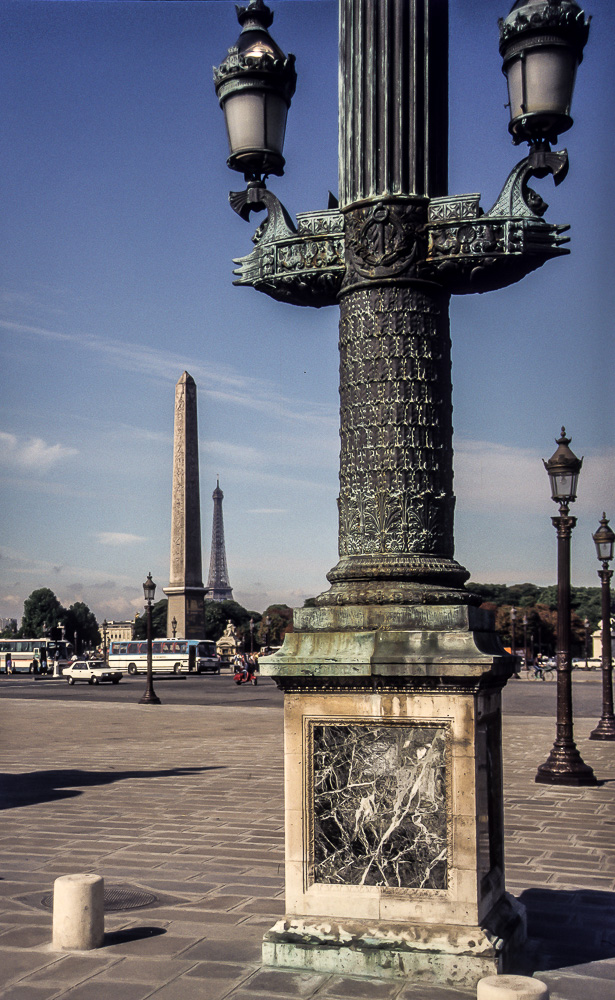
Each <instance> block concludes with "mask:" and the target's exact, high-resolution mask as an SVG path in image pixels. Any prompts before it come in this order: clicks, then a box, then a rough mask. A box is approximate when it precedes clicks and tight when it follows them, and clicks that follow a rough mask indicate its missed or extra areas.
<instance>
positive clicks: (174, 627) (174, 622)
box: [171, 615, 177, 638]
mask: <svg viewBox="0 0 615 1000" xmlns="http://www.w3.org/2000/svg"><path fill="white" fill-rule="evenodd" d="M171 631H172V632H173V638H175V635H176V633H177V618H176V617H175V615H173V617H172V619H171Z"/></svg>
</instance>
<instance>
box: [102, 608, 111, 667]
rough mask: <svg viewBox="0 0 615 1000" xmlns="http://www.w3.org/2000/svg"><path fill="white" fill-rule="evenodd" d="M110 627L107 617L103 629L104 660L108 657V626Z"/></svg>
mask: <svg viewBox="0 0 615 1000" xmlns="http://www.w3.org/2000/svg"><path fill="white" fill-rule="evenodd" d="M108 627H109V626H108V622H107V619H106V618H105V620H104V622H103V623H102V630H103V660H105V661H106V659H107V628H108Z"/></svg>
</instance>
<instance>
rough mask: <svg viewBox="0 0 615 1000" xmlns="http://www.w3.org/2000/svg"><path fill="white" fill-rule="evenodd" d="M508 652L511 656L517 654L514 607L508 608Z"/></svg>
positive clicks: (515, 611) (515, 610) (515, 612)
mask: <svg viewBox="0 0 615 1000" xmlns="http://www.w3.org/2000/svg"><path fill="white" fill-rule="evenodd" d="M510 652H511V654H512V656H516V655H517V609H516V608H511V609H510ZM515 671H516V667H515Z"/></svg>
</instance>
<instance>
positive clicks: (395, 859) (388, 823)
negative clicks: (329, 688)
mask: <svg viewBox="0 0 615 1000" xmlns="http://www.w3.org/2000/svg"><path fill="white" fill-rule="evenodd" d="M312 740H313V866H312V877H313V881H314V882H325V883H343V884H346V885H370V886H391V887H398V888H413V889H445V888H446V886H447V825H446V777H445V774H446V728H445V727H443V726H412V725H400V724H392V725H391V724H389V725H386V724H377V723H376V724H375V725H366V724H358V723H348V724H341V723H336V724H324V723H323V724H319V723H315V724H314V725H313V727H312Z"/></svg>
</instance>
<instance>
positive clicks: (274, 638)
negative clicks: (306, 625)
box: [256, 604, 293, 646]
mask: <svg viewBox="0 0 615 1000" xmlns="http://www.w3.org/2000/svg"><path fill="white" fill-rule="evenodd" d="M267 619H269V623H267ZM292 631H293V609H292V608H289V606H288V604H270V605H269V607H268V608H267V610H266V611H265V613H264V615H263V617H262V618H261V621H260V624H259V626H258V628H257V630H256V638H257V640H258V642H259V643H260V644H261V645H263V646H264V645H269V646H281V645H282V643H283V642H284V636H285V635H286V633H287V632H292Z"/></svg>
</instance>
